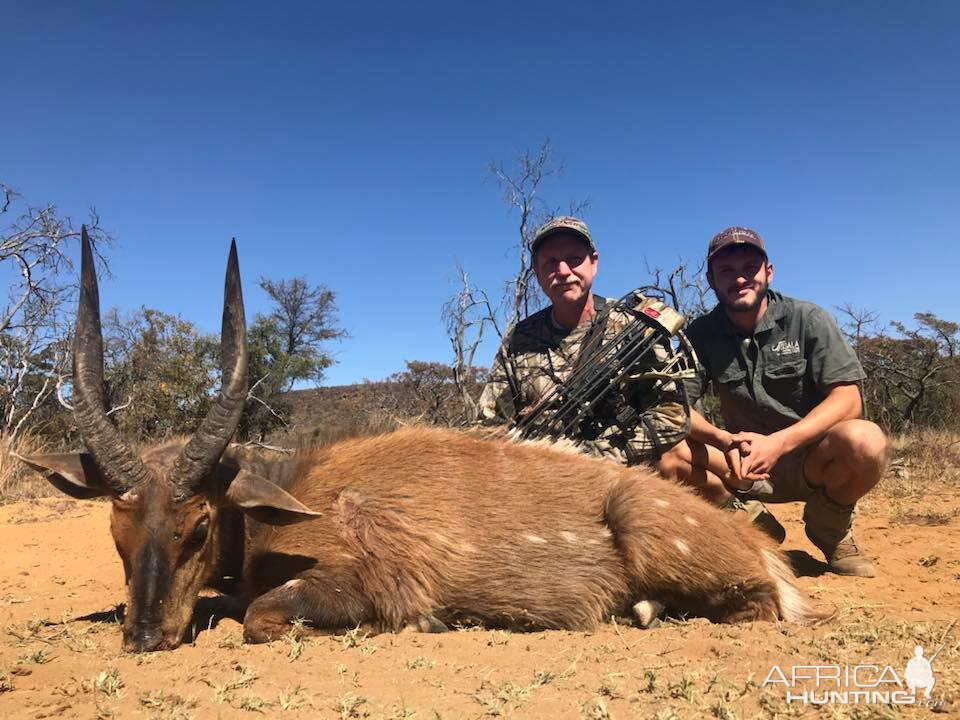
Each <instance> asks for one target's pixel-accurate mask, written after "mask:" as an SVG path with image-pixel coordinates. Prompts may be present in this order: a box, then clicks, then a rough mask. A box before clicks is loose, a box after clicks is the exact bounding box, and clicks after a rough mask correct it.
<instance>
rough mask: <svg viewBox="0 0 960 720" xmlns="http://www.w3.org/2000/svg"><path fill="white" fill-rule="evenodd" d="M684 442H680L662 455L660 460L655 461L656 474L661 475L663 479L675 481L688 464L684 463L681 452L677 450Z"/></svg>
mask: <svg viewBox="0 0 960 720" xmlns="http://www.w3.org/2000/svg"><path fill="white" fill-rule="evenodd" d="M684 442H686V441H685V440H681V441H680V442H678V443H677V444H676V445H674V446H673V447H672V448H670V449H669V450H667V451H666V452H665V453H663V455H661V456H660V459H659V460H657V472H659V473H660V474H661V475H663V477H665V478H670V479H677V478H678V477H679V476H680V473H681V471H682V470H683V469H684V468H685V466H687V465H688V464H689V463H687V462H685V461H684V459H683V454H682V450H680V449H678V448H679V447H680V446H681V445H683V443H684Z"/></svg>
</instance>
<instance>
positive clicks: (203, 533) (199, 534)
mask: <svg viewBox="0 0 960 720" xmlns="http://www.w3.org/2000/svg"><path fill="white" fill-rule="evenodd" d="M209 530H210V518H204V519H203V520H202V521H201V522H200V524H199V525H197V526H196V527H195V528H194V529H193V532H192V533H190V537H189V538H188V539H187V545H190V546H192V547H200V546H201V545H203V543H205V542H206V541H207V533H208V532H209Z"/></svg>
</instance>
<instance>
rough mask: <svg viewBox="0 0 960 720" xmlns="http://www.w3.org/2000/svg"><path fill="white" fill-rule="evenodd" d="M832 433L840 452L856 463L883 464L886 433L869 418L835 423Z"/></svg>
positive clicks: (886, 448) (885, 459) (886, 442)
mask: <svg viewBox="0 0 960 720" xmlns="http://www.w3.org/2000/svg"><path fill="white" fill-rule="evenodd" d="M831 432H832V433H834V434H835V439H834V438H831V440H834V441H835V442H836V444H837V449H838V451H839V453H840V454H843V455H846V456H847V457H848V458H849V459H851V460H853V461H854V462H857V463H863V464H869V465H877V466H880V467H882V466H884V465H885V464H886V462H887V454H888V451H889V442H888V440H887V435H886V433H884V432H883V430H881V429H880V426H879V425H877V424H876V423H872V422H870V421H869V420H847V421H846V422H843V423H840V424H839V425H837V426H836V427H835V428H834V429H833V431H831Z"/></svg>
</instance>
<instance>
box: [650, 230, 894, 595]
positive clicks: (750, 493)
mask: <svg viewBox="0 0 960 720" xmlns="http://www.w3.org/2000/svg"><path fill="white" fill-rule="evenodd" d="M772 279H773V265H772V264H771V263H770V262H769V260H768V257H767V252H766V249H765V247H764V244H763V240H762V239H761V238H760V236H759V235H758V234H757V233H756V232H754V231H753V230H750V229H748V228H742V227H731V228H727V229H726V230H724V231H723V232H721V233H719V234H718V235H716V236H715V237H714V238H713V239H712V240H711V241H710V245H709V248H708V251H707V280H708V282H709V284H710V287H711V288H712V289H713V291H714V292H715V293H716V296H717V300H718V305H717V306H716V307H715V308H714V309H713V310H712V311H711V312H710V313H708V314H707V315H705V316H703V317H701V318H698V319H697V320H695V321H694V322H693V323H691V325H690V327H689V329H688V330H687V336H688V337H689V339H690V341H691V342H692V344H693V346H694V348H695V349H696V351H697V354H698V356H699V359H700V362H701V364H702V366H703V367H702V372H701V374H700V376H699V377H697V378H695V379H693V380H691V381H689V382H688V383H687V384H686V388H687V393H688V395H689V399H690V402H691V403H695V402H696V401H697V400H698V399H699V398H700V397H702V396H703V394H704V391H705V387H706V384H707V382H708V381H713V383H714V385H715V387H716V390H717V393H718V394H719V397H720V414H721V415H722V416H723V421H724V425H725V428H719V427H717V426H715V425H713V424H711V423H710V422H709V421H707V419H706V418H705V417H703V415H701V414H700V413H698V412H696V411H693V412H692V413H691V430H690V436H689V438H688V439H687V440H686V441H685V442H683V443H680V444H679V445H677V446H675V447H674V448H673V449H672V450H671V452H670V453H669V454H668V455H667V456H665V457H664V458H663V459H662V460H661V463H660V468H661V471H662V472H664V473H665V474H667V475H672V476H673V477H675V478H677V479H679V480H680V481H682V482H684V483H687V484H689V485H693V486H695V487H696V488H697V489H698V490H699V491H700V492H701V493H702V494H703V495H705V496H706V497H708V498H710V499H712V500H714V501H719V502H722V501H723V500H724V499H726V498H727V497H729V495H730V494H731V493H732V494H733V495H734V497H739V498H744V499H752V500H762V501H764V502H770V503H777V502H791V501H799V502H805V503H806V506H805V508H804V514H803V519H804V523H805V525H806V528H805V529H806V533H807V537H809V538H810V540H811V541H812V542H813V543H814V544H815V545H816V546H817V547H819V548H820V549H821V550H822V551H823V553H824V555H825V556H826V559H827V564H828V566H829V567H830V569H831V570H832V571H833V572H835V573H838V574H842V575H860V576H867V577H872V576H873V574H874V570H873V564H872V563H871V561H870V559H869V558H867V556H866V555H864V554H863V553H862V552H861V551H860V549H859V548H858V547H857V544H856V542H855V541H854V538H853V533H852V521H853V514H854V506H855V504H856V502H857V501H858V500H859V499H860V498H861V497H863V496H864V495H865V494H866V493H867V492H868V491H869V490H870V489H871V488H873V487H874V486H875V485H876V484H877V482H878V481H879V480H880V477H881V475H882V473H883V469H884V466H885V463H886V457H887V439H886V436H885V435H884V433H883V431H882V430H881V429H880V428H879V427H878V426H877V425H875V424H874V423H871V422H868V421H866V420H863V419H861V414H862V409H863V406H862V402H861V396H860V388H859V382H860V381H861V380H862V379H863V377H864V375H863V370H862V368H861V367H860V363H859V361H858V360H857V357H856V355H855V354H854V352H853V350H852V349H851V348H850V346H849V345H848V344H847V343H846V342H845V341H844V339H843V336H842V335H841V334H840V331H839V329H838V328H837V325H836V323H835V322H834V320H833V318H831V317H830V315H829V314H828V313H827V312H826V311H824V310H823V309H821V308H819V307H817V306H816V305H813V304H811V303H807V302H802V301H800V300H794V299H792V298H789V297H785V296H783V295H781V294H780V293H777V292H774V291H772V290H770V289H769V286H770V282H771V280H772Z"/></svg>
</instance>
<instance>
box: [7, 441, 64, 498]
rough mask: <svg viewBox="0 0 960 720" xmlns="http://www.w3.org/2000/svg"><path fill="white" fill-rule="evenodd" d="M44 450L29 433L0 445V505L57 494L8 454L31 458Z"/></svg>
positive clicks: (44, 445)
mask: <svg viewBox="0 0 960 720" xmlns="http://www.w3.org/2000/svg"><path fill="white" fill-rule="evenodd" d="M47 449H48V448H47V445H46V442H45V441H44V440H43V439H42V438H41V437H40V436H38V435H33V434H31V433H30V432H25V433H23V434H21V435H18V436H17V437H16V438H14V440H13V442H12V443H8V442H6V441H0V505H6V504H8V503H14V502H19V501H21V500H33V499H35V498H38V497H48V496H50V495H53V494H54V493H55V492H56V491H55V490H54V489H53V486H52V485H51V484H50V483H48V482H47V481H46V480H45V479H44V478H43V477H42V476H41V475H39V474H38V473H37V472H35V471H33V470H31V469H30V468H28V467H27V466H26V465H24V464H23V463H22V462H20V461H19V460H17V458H15V457H14V456H13V455H11V454H10V453H11V452H15V453H17V454H18V455H33V454H36V453H42V452H45V451H46V450H47Z"/></svg>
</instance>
